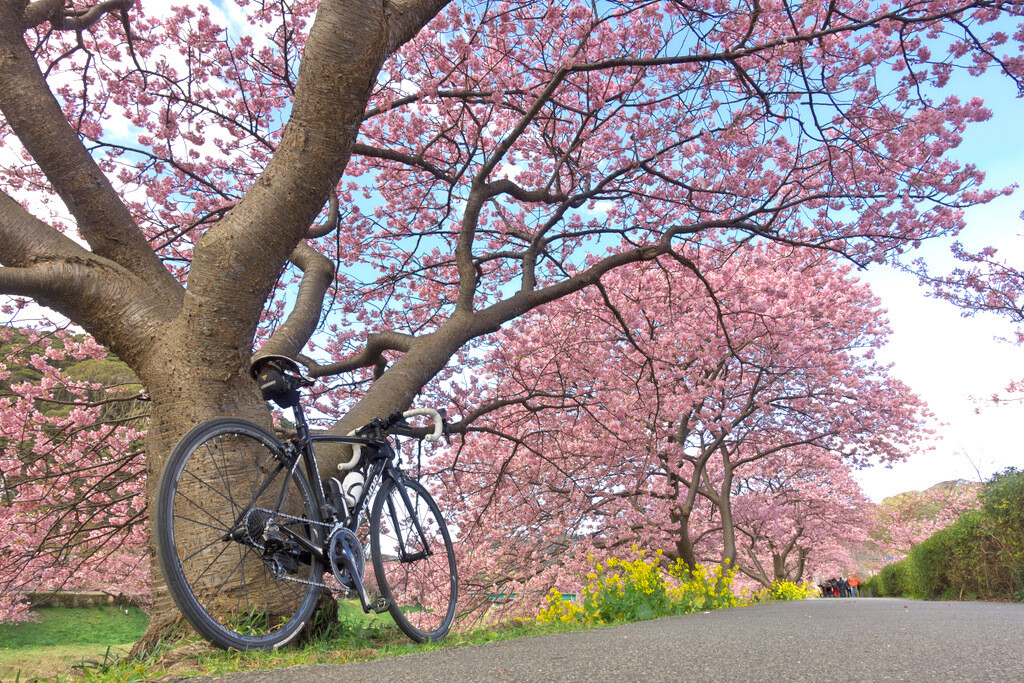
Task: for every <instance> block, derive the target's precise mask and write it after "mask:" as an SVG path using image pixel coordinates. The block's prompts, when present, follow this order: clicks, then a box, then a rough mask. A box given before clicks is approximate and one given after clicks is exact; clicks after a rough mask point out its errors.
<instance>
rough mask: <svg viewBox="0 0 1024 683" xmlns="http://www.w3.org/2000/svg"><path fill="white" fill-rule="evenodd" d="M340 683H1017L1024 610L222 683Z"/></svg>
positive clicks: (603, 636) (774, 628) (913, 614)
mask: <svg viewBox="0 0 1024 683" xmlns="http://www.w3.org/2000/svg"><path fill="white" fill-rule="evenodd" d="M341 679H344V680H348V681H444V682H445V683H450V682H451V681H460V682H461V681H500V680H508V681H600V680H623V681H632V680H644V681H737V680H739V681H769V680H771V681H785V680H814V681H887V680H888V681H954V680H955V681H1017V680H1024V604H1015V603H985V602H954V603H949V602H920V601H915V600H901V599H893V598H830V599H817V600H805V601H802V602H791V603H778V604H771V605H758V606H753V607H738V608H733V609H727V610H718V611H715V612H706V613H702V614H691V615H687V616H681V617H668V618H665V619H657V620H654V621H646V622H641V623H636V624H627V625H623V626H616V627H612V628H600V629H595V630H592V631H581V632H576V633H562V634H554V635H546V636H535V637H530V638H520V639H517V640H509V641H504V642H499V643H488V644H485V645H471V646H466V647H452V648H447V649H444V650H441V651H436V652H421V653H416V654H411V655H405V656H401V657H393V658H389V659H380V660H376V661H372V662H358V663H353V664H341V665H333V664H319V665H315V666H306V667H294V668H290V669H278V670H275V671H263V672H254V673H244V674H233V675H229V676H219V677H217V679H216V680H218V681H227V682H228V683H264V682H266V683H269V682H270V681H274V682H277V681H286V682H287V683H323V681H326V680H341ZM190 680H191V681H195V680H197V679H190ZM210 680H213V679H210Z"/></svg>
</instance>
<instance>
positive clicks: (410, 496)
mask: <svg viewBox="0 0 1024 683" xmlns="http://www.w3.org/2000/svg"><path fill="white" fill-rule="evenodd" d="M370 554H371V557H372V559H373V571H374V574H375V575H376V579H377V586H378V588H379V589H380V592H381V595H382V597H383V598H384V599H385V600H386V601H387V604H388V611H389V612H390V613H391V616H392V617H393V618H394V620H395V623H397V624H398V627H399V628H401V629H402V631H404V632H405V634H406V635H407V636H409V637H410V638H412V639H413V640H414V641H416V642H417V643H422V642H424V641H428V640H440V639H441V638H443V637H444V636H445V635H447V633H448V630H449V629H450V628H451V626H452V622H453V621H454V620H455V602H456V599H457V598H458V577H457V575H456V571H455V551H454V549H453V548H452V541H451V538H450V537H449V535H448V526H447V525H446V524H445V521H444V518H443V517H442V516H441V511H440V509H438V507H437V503H435V502H434V499H433V498H431V496H430V494H429V493H427V490H426V489H425V488H424V487H423V485H422V484H420V483H419V482H417V481H414V480H412V479H408V478H404V477H403V479H402V484H401V485H399V484H396V483H395V481H394V480H392V479H386V480H385V481H384V483H383V484H382V485H381V487H380V490H379V491H378V492H377V496H376V499H375V500H374V503H373V510H372V511H371V512H370Z"/></svg>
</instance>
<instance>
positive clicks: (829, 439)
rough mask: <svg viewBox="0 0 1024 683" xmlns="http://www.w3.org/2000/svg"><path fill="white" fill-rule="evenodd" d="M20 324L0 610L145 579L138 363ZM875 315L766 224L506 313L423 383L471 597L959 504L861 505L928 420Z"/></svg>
mask: <svg viewBox="0 0 1024 683" xmlns="http://www.w3.org/2000/svg"><path fill="white" fill-rule="evenodd" d="M694 271H699V272H701V273H704V275H702V276H701V277H695V276H694ZM25 332H26V333H22V332H18V331H15V330H13V329H11V328H5V329H3V334H4V337H5V340H6V345H5V346H4V347H3V351H4V353H5V360H6V365H5V367H6V368H7V370H5V371H4V392H3V396H2V397H0V407H2V408H3V411H2V414H0V415H2V419H0V430H2V435H0V436H2V439H3V442H2V443H3V446H4V449H3V451H2V454H3V457H2V460H0V474H2V476H3V500H2V501H0V521H2V528H3V529H4V534H3V535H2V536H0V621H3V620H12V619H19V618H25V617H26V616H27V615H28V612H27V605H26V602H25V593H26V591H28V590H36V589H53V588H89V589H100V590H108V591H112V592H117V593H128V594H130V595H131V596H132V597H135V598H139V597H142V598H144V597H145V596H146V594H147V591H148V580H147V576H146V572H147V571H148V556H147V554H146V552H145V547H144V543H145V539H146V529H145V507H146V506H145V498H144V495H143V493H142V492H143V491H144V479H145V477H144V473H143V464H142V459H141V451H140V442H141V438H142V431H141V430H142V429H143V428H144V407H142V406H143V404H140V403H139V401H138V395H137V394H136V393H135V391H136V390H137V388H138V387H137V384H136V381H137V380H135V379H134V377H133V376H132V375H131V373H130V372H127V371H126V369H124V370H123V369H121V368H123V366H121V368H118V369H117V371H115V372H113V373H112V374H111V373H107V374H106V375H105V376H103V377H100V376H99V375H100V374H101V373H97V372H95V371H93V372H88V368H89V364H90V363H92V364H95V363H100V362H102V360H103V359H104V357H105V353H104V352H103V350H102V348H101V347H99V346H97V345H96V344H95V343H94V342H92V341H91V340H90V339H88V338H83V337H73V336H71V335H68V334H67V333H65V332H62V331H57V332H52V331H51V332H49V333H44V332H39V331H34V330H27V331H25ZM887 333H888V331H887V328H886V326H885V323H884V319H883V314H882V312H881V311H880V310H879V309H878V302H877V300H876V299H875V298H874V297H873V296H872V295H871V293H870V291H869V289H868V288H867V287H866V286H865V285H863V284H860V283H859V282H858V281H857V280H856V279H855V278H854V277H853V276H852V274H851V272H850V269H849V268H848V267H845V266H839V265H836V263H835V262H834V261H833V260H830V259H828V258H826V257H824V256H822V255H821V254H815V253H808V252H805V251H801V250H799V249H794V248H791V247H782V246H779V245H772V244H770V243H769V244H746V245H744V246H742V247H740V248H728V249H726V248H724V247H723V246H722V245H718V246H717V247H716V248H707V249H704V250H701V251H700V252H697V251H694V252H692V253H689V254H686V255H684V256H683V257H681V258H679V259H663V260H661V261H657V262H654V263H652V264H647V265H643V266H636V267H632V268H628V269H622V270H620V271H617V272H616V274H615V277H614V278H606V280H605V281H604V282H602V284H601V285H600V286H599V287H596V288H594V289H592V290H588V291H586V292H583V293H581V294H579V295H577V296H575V297H572V298H569V299H566V300H565V301H564V302H558V303H556V304H552V305H549V306H547V307H545V308H544V309H543V310H542V311H539V312H538V313H537V314H536V315H533V316H530V317H528V318H524V319H523V320H522V321H520V322H519V323H518V324H516V325H515V326H512V327H509V328H507V329H506V330H503V331H502V333H501V335H500V339H499V341H498V343H496V344H495V345H494V346H493V347H491V348H490V349H489V350H488V352H487V353H486V355H484V356H481V357H478V358H477V359H476V360H473V359H471V358H466V360H465V362H466V364H467V366H472V365H475V367H474V373H473V374H471V375H464V376H461V377H455V378H453V380H452V381H451V382H448V383H445V384H444V385H441V384H435V385H434V386H433V391H434V392H438V394H439V395H438V396H437V397H436V398H437V399H438V400H441V401H449V400H450V401H453V402H454V403H456V404H457V405H458V406H459V408H460V409H461V412H462V413H463V414H464V415H465V417H466V421H471V422H472V425H473V426H472V427H471V428H470V430H469V434H468V435H467V437H466V438H465V439H464V440H463V441H461V442H459V444H458V447H456V448H453V449H450V450H448V451H447V452H445V453H443V454H442V455H441V456H440V457H437V458H434V459H433V460H431V462H430V463H429V467H430V470H431V471H432V473H433V474H434V475H436V477H437V481H439V482H440V483H441V484H442V489H441V490H440V491H439V495H440V497H441V499H442V504H443V506H444V507H445V508H446V509H448V510H450V512H451V514H452V521H453V527H454V528H456V529H457V530H458V540H459V542H458V552H459V553H460V575H461V577H462V582H463V587H464V595H465V596H466V597H467V598H468V600H467V601H466V602H464V604H463V606H462V608H463V611H464V612H465V613H471V614H472V613H476V614H483V613H484V612H486V613H487V614H489V615H491V616H494V608H493V601H494V598H495V596H497V595H504V596H511V595H516V596H518V598H519V599H517V600H512V601H507V602H506V603H505V608H504V609H505V610H506V611H507V612H508V613H510V614H511V613H516V614H523V613H529V612H531V611H532V610H533V609H534V608H535V606H536V600H534V599H532V598H536V597H538V596H540V595H543V594H544V593H546V591H547V590H548V589H549V588H550V587H552V586H559V587H561V588H563V589H569V590H572V589H574V588H576V587H578V586H577V583H578V581H579V579H580V576H581V570H582V568H583V567H584V566H586V562H587V558H588V556H590V555H598V556H605V555H613V554H620V555H621V554H622V553H624V552H632V549H633V547H634V546H635V547H637V548H642V549H644V550H649V551H657V550H661V551H664V555H665V557H666V558H667V559H669V560H675V559H682V560H684V561H685V562H687V563H688V564H690V565H691V566H694V565H696V563H697V562H698V561H700V562H705V563H706V562H720V563H728V564H730V565H735V566H736V567H737V568H738V570H739V571H741V572H742V573H743V574H745V575H746V576H747V577H749V578H750V579H753V580H755V581H758V582H760V583H762V584H765V585H768V584H770V583H771V582H772V581H774V580H778V579H785V580H791V581H800V580H804V579H808V578H810V577H811V576H812V574H817V575H824V574H827V573H835V572H837V571H839V570H840V569H841V568H851V567H853V566H855V565H856V563H857V560H855V559H854V558H853V556H854V555H855V554H857V553H863V552H864V551H865V542H866V541H868V539H869V534H870V536H871V542H872V544H873V545H872V546H871V547H870V548H869V549H868V551H869V552H873V553H874V554H875V555H893V554H899V553H901V552H905V551H906V550H907V549H908V548H909V546H910V545H911V544H913V543H915V542H917V541H920V540H922V539H923V538H925V537H926V536H927V535H928V534H929V533H930V532H931V531H934V530H935V529H937V528H941V527H943V526H945V525H946V524H948V523H950V522H951V521H952V520H953V519H955V517H956V515H958V514H959V512H961V511H962V510H963V509H966V508H967V507H969V506H970V505H971V503H972V500H973V499H972V496H971V495H965V494H964V492H963V489H961V488H956V487H953V488H947V489H936V490H934V491H929V492H925V493H920V494H918V493H908V494H906V495H904V496H901V497H898V498H895V499H892V500H889V501H886V502H885V503H883V504H882V505H881V506H877V507H876V506H873V505H872V504H871V503H870V502H869V501H868V500H867V499H866V498H865V497H864V496H863V494H862V493H861V491H860V489H859V487H858V486H857V484H856V482H855V481H854V479H853V477H852V475H851V469H852V468H853V467H857V466H861V465H865V464H868V463H878V462H883V463H885V462H892V461H894V460H897V459H900V458H903V457H906V456H907V455H909V454H910V453H911V452H913V451H914V450H916V449H918V448H919V447H920V446H921V445H922V440H923V437H924V436H925V435H926V430H925V429H924V428H925V424H926V421H927V417H928V415H927V411H926V410H925V408H924V406H923V405H922V404H921V403H920V401H919V400H918V399H917V398H916V397H915V396H914V395H913V394H912V393H910V392H909V391H908V390H907V388H906V387H905V386H903V385H902V384H901V383H899V382H898V381H896V380H894V379H892V378H891V377H890V376H889V375H888V370H889V369H888V368H887V367H885V366H882V365H880V364H878V363H877V362H875V361H874V360H873V351H874V349H876V348H878V347H879V346H880V345H882V344H883V343H884V342H885V339H886V335H887ZM83 369H84V370H85V371H84V372H83ZM99 379H102V380H104V381H103V382H102V383H100V382H99V381H96V380H99ZM442 390H443V391H442ZM345 393H346V392H345V391H341V392H340V394H339V395H331V394H328V395H327V396H325V397H324V399H323V400H322V401H321V405H322V407H323V408H324V409H325V410H330V409H331V406H332V404H334V403H335V402H337V401H338V400H343V397H344V394H345ZM331 399H333V400H331ZM473 418H476V419H473ZM528 596H529V597H528Z"/></svg>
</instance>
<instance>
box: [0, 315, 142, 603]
mask: <svg viewBox="0 0 1024 683" xmlns="http://www.w3.org/2000/svg"><path fill="white" fill-rule="evenodd" d="M0 335H2V336H3V338H4V339H5V340H7V341H9V342H10V344H9V347H8V348H9V350H10V353H9V356H8V360H7V362H6V364H4V365H0V382H2V384H3V392H2V394H0V444H2V449H0V622H3V621H17V620H21V619H26V618H31V614H30V613H29V612H28V608H27V603H26V598H27V593H28V592H32V591H38V592H43V591H48V590H54V589H58V588H60V589H67V588H87V589H90V590H105V591H107V592H109V593H111V594H112V595H114V596H118V597H123V598H127V599H130V600H133V601H136V602H139V601H143V602H144V601H146V600H147V599H148V594H149V553H148V550H147V547H146V541H147V528H146V524H145V519H146V505H145V490H144V489H145V477H144V473H145V461H144V458H143V451H142V438H143V429H144V417H145V414H144V412H140V406H141V405H142V404H140V402H139V401H138V396H137V387H135V388H134V389H133V387H131V386H130V385H128V386H125V385H121V386H113V387H110V388H106V387H104V386H103V385H102V384H100V383H98V382H94V381H89V380H86V379H82V378H78V379H75V378H74V377H73V375H74V374H76V373H75V370H76V368H77V369H78V370H79V371H81V369H82V368H83V367H86V369H88V363H87V361H100V360H102V359H103V358H104V356H105V352H104V350H103V348H102V347H100V346H98V345H97V344H96V343H95V342H94V341H92V340H90V339H75V338H73V337H71V336H70V335H66V334H64V333H62V332H58V333H56V334H51V335H45V336H41V335H37V334H36V333H34V332H30V333H29V334H28V335H23V334H18V333H15V331H14V330H11V329H10V328H2V329H0ZM12 359H13V360H15V361H21V362H23V363H24V364H25V365H26V366H27V367H20V366H19V364H16V363H14V362H12ZM62 365H63V366H66V369H62V368H61V366H62ZM26 374H28V375H32V376H33V377H31V378H26V377H24V375H26ZM17 375H22V377H18V376H17ZM143 410H144V409H143Z"/></svg>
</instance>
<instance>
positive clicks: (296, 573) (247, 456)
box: [156, 418, 323, 650]
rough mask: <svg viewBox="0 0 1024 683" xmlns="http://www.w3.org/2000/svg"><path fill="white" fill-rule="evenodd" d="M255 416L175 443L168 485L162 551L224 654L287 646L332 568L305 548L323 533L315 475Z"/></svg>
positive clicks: (161, 506)
mask: <svg viewBox="0 0 1024 683" xmlns="http://www.w3.org/2000/svg"><path fill="white" fill-rule="evenodd" d="M283 459H284V448H283V447H282V445H281V443H280V442H279V441H278V440H277V439H276V438H275V437H274V435H273V434H271V433H270V432H268V431H267V430H265V429H263V428H262V427H260V426H259V425H256V424H253V423H251V422H248V421H246V420H239V419H234V418H221V419H216V420H210V421H208V422H204V423H203V424H201V425H199V426H198V427H196V428H195V429H193V430H192V431H190V432H189V433H188V434H186V435H185V436H184V437H183V438H182V439H181V441H179V442H178V444H177V445H176V446H175V447H174V450H173V451H172V452H171V455H170V456H169V458H168V460H167V463H166V465H165V466H164V471H163V474H162V476H161V479H160V491H159V494H158V499H157V500H158V507H157V515H156V536H157V553H158V557H159V560H160V568H161V569H162V571H163V573H164V578H165V579H166V581H167V587H168V589H169V590H170V592H171V596H172V597H173V598H174V601H175V602H176V603H177V605H178V608H179V609H180V610H181V612H182V614H183V615H184V616H185V618H186V619H188V621H189V623H190V624H192V626H193V627H194V628H195V629H196V631H198V632H199V633H200V634H201V635H202V636H203V637H205V638H206V639H207V640H209V641H210V642H211V643H213V644H214V645H216V646H218V647H221V648H224V649H237V650H254V649H260V650H266V649H272V648H278V647H281V646H282V645H285V644H286V643H288V642H290V641H291V640H292V639H293V638H295V636H297V635H298V634H299V633H300V632H301V631H302V629H303V627H304V626H305V625H306V623H307V622H308V620H309V618H310V616H311V615H312V613H313V610H314V609H315V607H316V602H317V599H318V594H319V591H320V588H319V587H318V586H317V584H319V583H320V582H321V578H322V575H323V563H322V562H321V561H320V560H319V559H317V557H316V556H315V555H313V554H311V553H310V552H309V550H308V548H304V547H303V545H302V543H301V542H298V541H297V539H300V538H301V539H304V540H306V541H307V542H308V543H309V544H311V545H312V546H313V547H315V548H320V547H321V546H322V540H321V539H322V538H323V530H322V528H321V525H320V523H319V522H320V517H319V513H318V510H317V509H316V504H315V502H314V501H315V499H314V497H313V494H312V489H311V488H310V485H309V482H308V480H307V478H306V477H305V475H304V474H303V473H302V472H300V471H296V472H295V473H294V476H292V477H289V476H288V472H287V470H286V469H284V468H283V467H282V466H281V463H282V461H283Z"/></svg>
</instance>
